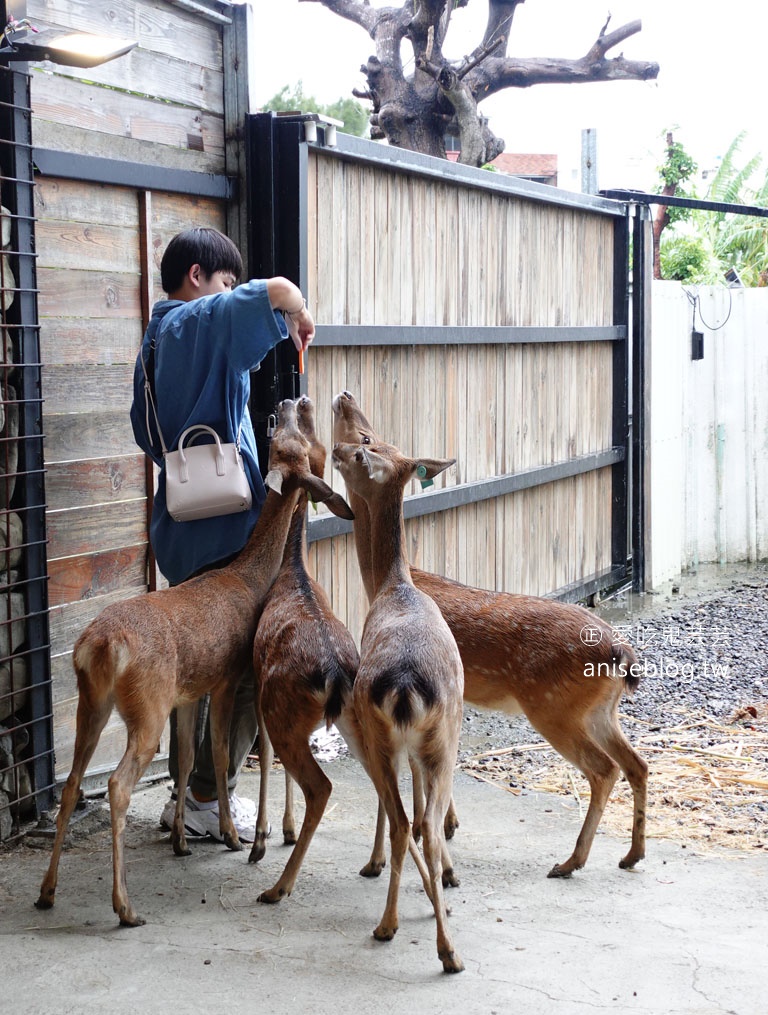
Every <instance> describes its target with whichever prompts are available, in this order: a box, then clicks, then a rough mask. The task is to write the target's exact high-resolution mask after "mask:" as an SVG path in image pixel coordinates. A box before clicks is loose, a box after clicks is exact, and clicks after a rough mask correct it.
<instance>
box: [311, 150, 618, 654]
mask: <svg viewBox="0 0 768 1015" xmlns="http://www.w3.org/2000/svg"><path fill="white" fill-rule="evenodd" d="M307 179H308V183H307V188H308V193H307V206H308V209H309V213H308V222H309V226H308V238H307V246H308V253H307V265H308V273H307V277H308V295H309V299H310V305H311V306H312V307H313V308H314V310H315V312H316V320H317V322H318V323H319V324H320V325H326V324H328V325H363V326H365V325H389V326H393V325H394V326H398V327H402V329H403V332H402V333H403V344H402V345H394V346H392V345H387V346H376V345H363V346H352V345H351V346H346V347H344V346H341V347H339V346H327V347H323V346H322V344H317V345H315V346H313V347H312V349H311V350H310V353H309V354H308V356H307V384H308V392H309V394H310V395H311V396H312V397H313V399H315V401H316V403H317V405H318V414H319V424H320V433H321V437H322V439H323V440H324V441H325V442H326V444H328V445H329V446H330V443H331V439H332V438H331V428H332V414H331V411H330V403H331V399H332V398H333V395H334V394H335V393H336V392H338V391H340V390H341V389H342V388H347V389H348V390H350V391H352V393H353V394H354V395H355V397H356V398H357V399H358V401H359V402H360V404H361V406H362V407H363V410H364V411H365V413H366V415H367V416H368V417H369V419H370V420H371V422H372V423H373V425H374V426H375V428H376V429H377V431H378V432H379V433H381V434H382V435H383V436H385V437H386V438H387V439H389V440H391V441H393V442H394V443H396V444H398V445H399V446H400V447H401V448H402V449H403V450H405V451H406V452H408V453H413V454H423V455H433V456H438V457H455V458H456V459H457V463H456V466H455V467H454V468H452V469H451V470H450V471H449V472H448V473H446V474H444V476H443V477H441V478H440V479H439V480H438V481H437V485H438V486H452V485H458V484H465V483H473V482H476V481H479V480H484V479H487V478H489V477H497V476H505V475H509V474H512V473H519V472H524V471H525V470H527V469H531V468H534V467H537V466H546V465H551V464H554V463H559V462H565V461H569V460H571V459H574V458H577V457H579V456H582V455H587V454H590V453H594V452H599V451H603V450H605V449H608V448H610V447H611V445H612V437H613V435H612V387H613V347H612V343H611V342H605V341H594V342H592V341H583V342H536V343H514V344H477V345H476V344H463V345H462V344H432V345H410V344H408V329H409V327H411V326H423V325H426V326H429V325H444V326H449V327H450V326H459V327H466V328H468V329H471V328H472V327H487V326H519V327H534V326H539V327H545V326H550V327H551V326H580V327H587V328H590V327H602V326H609V325H612V324H613V323H614V322H613V316H612V315H613V242H614V240H613V236H614V223H613V220H612V218H611V217H609V216H605V215H599V214H595V213H590V212H589V211H588V210H587V211H585V210H579V209H574V208H568V207H562V206H561V207H557V206H547V205H546V204H543V203H541V202H536V203H534V202H533V201H527V200H525V199H524V198H521V197H516V196H509V195H505V194H498V193H485V192H483V191H480V190H478V189H470V188H467V187H463V186H460V185H456V184H455V183H452V182H436V181H435V180H431V179H422V178H418V177H416V176H410V175H407V174H406V173H403V172H397V171H387V170H386V169H385V168H383V167H382V166H381V165H374V166H369V165H365V164H362V163H360V162H356V161H346V160H344V159H340V158H336V157H333V156H332V155H330V156H329V155H328V154H327V153H325V152H323V151H322V150H320V149H313V150H311V151H310V153H309V166H308V173H307ZM350 332H351V333H352V334H354V329H353V328H350ZM452 341H453V342H454V343H455V342H456V340H455V339H453V340H452ZM333 482H334V485H335V486H336V488H337V489H339V490H340V491H342V490H343V484H342V483H341V481H340V479H339V477H338V475H335V476H334V477H333ZM408 492H409V491H406V493H408ZM410 492H411V494H412V496H417V497H428V496H429V493H416V484H414V490H413V491H410ZM407 532H408V546H409V553H410V555H411V560H412V561H413V563H415V564H417V565H418V566H420V567H423V568H425V569H427V570H434V571H437V572H439V573H441V574H446V575H448V576H450V577H452V578H456V579H457V580H459V581H462V582H466V583H468V584H471V585H476V586H480V587H485V588H494V589H504V590H507V591H514V592H524V593H531V594H536V595H543V594H547V593H551V592H554V591H556V590H558V589H562V588H564V587H565V586H568V585H570V584H572V583H576V582H578V581H582V580H584V579H586V578H588V577H590V576H592V575H594V574H596V573H599V572H601V571H603V570H605V569H606V568H608V567H609V566H610V564H611V469H610V468H604V469H601V470H599V471H596V472H592V473H586V474H585V475H582V476H576V477H571V478H569V479H562V480H559V481H557V482H552V483H547V484H546V485H543V486H539V487H536V488H533V489H528V490H523V491H520V492H517V493H514V494H509V495H507V496H505V497H503V498H500V499H498V500H491V501H485V502H481V503H477V504H472V505H468V506H465V507H460V508H455V509H452V510H449V511H446V512H443V513H440V514H434V515H429V516H427V517H425V518H418V519H413V520H409V521H408V522H407ZM311 556H312V561H313V566H314V567H315V568H316V571H317V574H318V577H319V578H320V580H321V581H322V582H323V584H324V585H325V587H326V588H327V589H328V591H329V593H330V594H331V597H332V602H333V605H334V609H335V610H336V611H337V612H338V614H339V616H340V617H341V618H342V619H344V620H345V621H346V622H347V623H348V625H349V626H350V628H351V629H352V631H353V633H355V634H356V635H359V633H360V631H361V629H362V621H363V619H364V610H365V607H364V596H363V594H362V586H361V583H360V580H359V575H358V573H357V562H356V558H355V554H354V546H353V542H352V539H351V537H336V538H334V539H328V540H322V541H320V542H318V543H315V544H313V546H312V548H311Z"/></svg>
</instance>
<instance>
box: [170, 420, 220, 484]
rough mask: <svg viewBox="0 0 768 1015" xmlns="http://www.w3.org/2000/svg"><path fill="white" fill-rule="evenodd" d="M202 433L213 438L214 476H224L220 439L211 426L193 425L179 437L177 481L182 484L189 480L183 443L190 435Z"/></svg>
mask: <svg viewBox="0 0 768 1015" xmlns="http://www.w3.org/2000/svg"><path fill="white" fill-rule="evenodd" d="M198 430H200V431H204V432H205V433H208V434H210V435H211V437H213V439H214V441H215V442H216V475H217V476H224V475H226V469H225V467H224V451H223V449H222V447H221V439H220V438H219V435H218V434H217V433H216V431H215V430H214V429H213V427H212V426H206V425H205V423H195V424H194V425H193V426H188V427H187V429H186V430H185V431H184V432H183V433H182V435H181V437H179V445H178V447H179V462H180V465H179V480H180V482H182V483H186V482H188V480H189V466H188V465H187V459H186V456H185V454H184V441H185V440H186V439H187V437H189V435H190V434H192V433H195V432H196V431H198Z"/></svg>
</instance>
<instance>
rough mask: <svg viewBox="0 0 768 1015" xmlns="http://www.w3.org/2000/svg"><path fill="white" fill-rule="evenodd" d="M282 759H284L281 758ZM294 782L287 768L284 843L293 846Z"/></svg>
mask: <svg viewBox="0 0 768 1015" xmlns="http://www.w3.org/2000/svg"><path fill="white" fill-rule="evenodd" d="M281 760H282V759H281ZM293 787H294V782H293V779H292V778H291V776H290V775H289V774H288V769H286V770H285V810H284V811H283V845H284V846H293V845H295V843H296V818H295V817H294V809H293Z"/></svg>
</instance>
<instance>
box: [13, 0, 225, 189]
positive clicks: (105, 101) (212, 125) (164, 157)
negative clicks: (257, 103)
mask: <svg viewBox="0 0 768 1015" xmlns="http://www.w3.org/2000/svg"><path fill="white" fill-rule="evenodd" d="M206 9H208V10H209V11H210V15H209V16H207V17H206V16H205V15H204V13H203V12H204V11H205V10H206ZM219 12H220V13H219ZM26 13H27V17H29V19H30V20H31V21H32V23H33V24H34V25H36V26H37V27H40V28H68V29H72V30H75V31H85V32H98V33H100V34H103V35H108V36H114V37H116V38H121V39H128V40H132V41H136V42H138V46H137V48H136V49H134V50H132V51H131V52H130V53H128V54H127V55H126V56H123V57H120V58H119V59H117V60H113V61H111V62H110V63H106V64H102V65H101V66H100V67H93V68H90V69H89V70H87V71H82V70H78V69H77V68H75V67H63V66H58V65H56V66H54V65H51V64H46V65H45V67H44V68H43V67H42V66H41V67H40V68H35V69H34V70H33V74H32V106H33V110H34V113H33V130H34V143H35V145H36V146H39V147H41V148H52V149H55V150H57V151H72V152H79V153H82V154H86V155H105V156H107V157H109V158H120V159H126V160H134V159H135V160H137V161H146V162H148V163H149V164H150V165H155V164H160V165H167V166H175V167H177V168H180V169H190V170H195V171H199V172H210V173H216V172H222V171H223V169H224V59H223V45H222V26H223V24H224V22H225V21H226V19H227V17H228V15H229V14H231V5H230V4H228V3H217V2H216V0H204V3H202V4H201V5H200V8H199V11H198V12H197V13H194V12H192V11H189V10H184V9H183V8H182V7H178V6H176V5H175V4H173V3H170V2H167V0H125V2H121V3H114V2H113V0H27V2H26ZM217 14H218V15H219V16H220V18H221V20H218V18H217Z"/></svg>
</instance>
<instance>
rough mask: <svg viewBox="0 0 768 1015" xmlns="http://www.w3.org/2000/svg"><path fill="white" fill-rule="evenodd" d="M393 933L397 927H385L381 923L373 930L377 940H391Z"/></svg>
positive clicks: (395, 932)
mask: <svg viewBox="0 0 768 1015" xmlns="http://www.w3.org/2000/svg"><path fill="white" fill-rule="evenodd" d="M395 934H397V927H387V926H385V925H384V924H383V923H380V924H379V926H378V927H377V928H376V930H374V932H373V936H374V937H375V938H376V940H377V941H391V940H392V938H393V937H394V936H395Z"/></svg>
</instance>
